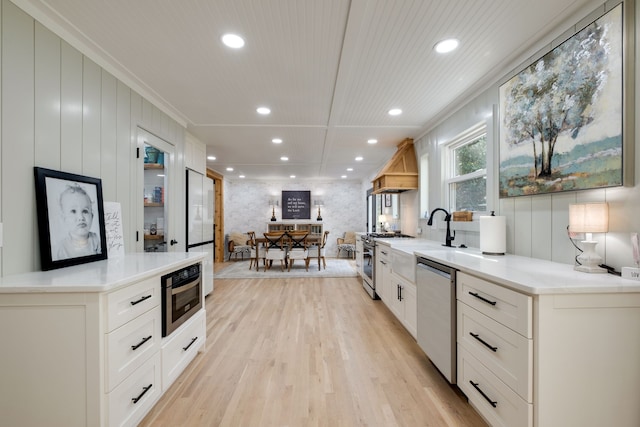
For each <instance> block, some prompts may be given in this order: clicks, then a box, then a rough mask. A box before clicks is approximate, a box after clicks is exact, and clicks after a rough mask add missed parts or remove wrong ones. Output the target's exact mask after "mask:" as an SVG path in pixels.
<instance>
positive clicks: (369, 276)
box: [362, 233, 413, 299]
mask: <svg viewBox="0 0 640 427" xmlns="http://www.w3.org/2000/svg"><path fill="white" fill-rule="evenodd" d="M394 238H405V239H406V238H413V236H409V235H407V234H400V233H368V234H366V235H364V236H362V251H363V253H367V252H368V253H369V256H370V257H371V262H367V264H364V262H363V266H362V271H363V273H364V274H363V276H362V287H363V288H364V290H365V291H367V293H368V294H369V296H370V297H371V298H373V299H379V297H378V294H376V273H375V270H376V241H375V239H394Z"/></svg>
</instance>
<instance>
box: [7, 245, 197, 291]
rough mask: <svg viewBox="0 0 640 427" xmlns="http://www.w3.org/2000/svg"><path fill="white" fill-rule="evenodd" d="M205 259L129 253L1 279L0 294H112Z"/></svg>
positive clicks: (194, 254)
mask: <svg viewBox="0 0 640 427" xmlns="http://www.w3.org/2000/svg"><path fill="white" fill-rule="evenodd" d="M204 257H205V254H204V253H201V252H153V253H142V252H141V253H131V254H127V255H125V256H124V257H122V258H111V259H107V260H103V261H95V262H90V263H86V264H80V265H74V266H72V267H65V268H60V269H56V270H50V271H35V272H31V273H24V274H16V275H12V276H6V277H2V278H0V293H24V292H104V291H111V290H114V289H117V288H119V287H121V286H124V285H126V284H129V283H131V282H134V281H139V280H143V279H145V278H147V277H151V276H154V275H158V274H166V273H168V272H170V271H172V270H176V269H179V268H181V267H186V266H188V265H191V264H195V263H197V262H200V261H202V260H203V259H204Z"/></svg>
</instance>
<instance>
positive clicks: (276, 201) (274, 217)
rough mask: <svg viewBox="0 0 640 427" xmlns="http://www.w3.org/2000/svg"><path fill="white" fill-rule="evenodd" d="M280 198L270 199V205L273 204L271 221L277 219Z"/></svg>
mask: <svg viewBox="0 0 640 427" xmlns="http://www.w3.org/2000/svg"><path fill="white" fill-rule="evenodd" d="M278 205H279V203H278V199H271V200H269V206H271V221H275V220H276V206H278Z"/></svg>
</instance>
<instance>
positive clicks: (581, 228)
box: [569, 203, 609, 273]
mask: <svg viewBox="0 0 640 427" xmlns="http://www.w3.org/2000/svg"><path fill="white" fill-rule="evenodd" d="M569 231H570V232H572V233H585V240H583V241H582V242H580V243H582V246H583V248H584V249H583V252H582V253H581V254H580V255H578V257H577V258H576V259H577V260H578V262H579V263H580V265H576V266H575V267H574V269H575V270H577V271H583V272H585V273H606V272H607V270H606V269H604V268H602V267H600V266H599V265H600V264H601V263H602V257H600V255H598V254H597V253H596V245H597V244H598V242H596V241H595V240H593V234H592V233H606V232H607V231H609V205H608V204H607V203H579V204H572V205H569Z"/></svg>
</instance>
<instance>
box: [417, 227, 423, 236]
mask: <svg viewBox="0 0 640 427" xmlns="http://www.w3.org/2000/svg"><path fill="white" fill-rule="evenodd" d="M416 234H417V235H418V236H419V235H421V234H422V228H421V227H418V228H416Z"/></svg>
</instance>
